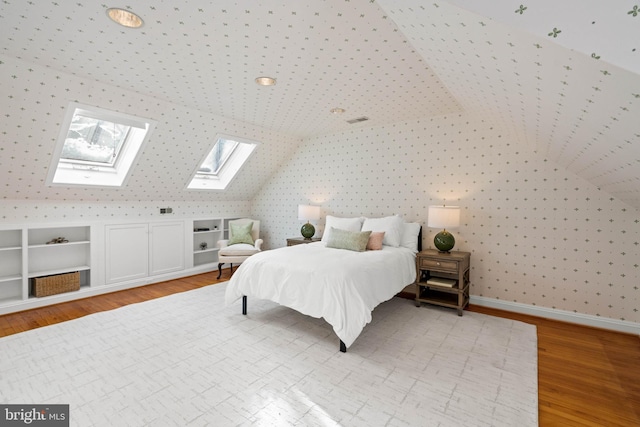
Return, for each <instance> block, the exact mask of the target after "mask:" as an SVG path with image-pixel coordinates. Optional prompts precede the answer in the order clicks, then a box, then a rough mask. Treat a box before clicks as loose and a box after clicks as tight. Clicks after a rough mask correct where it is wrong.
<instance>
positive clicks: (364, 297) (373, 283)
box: [225, 242, 416, 347]
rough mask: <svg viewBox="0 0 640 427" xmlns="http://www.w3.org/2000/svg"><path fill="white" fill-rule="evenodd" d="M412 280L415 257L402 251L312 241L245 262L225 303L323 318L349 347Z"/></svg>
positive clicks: (231, 281)
mask: <svg viewBox="0 0 640 427" xmlns="http://www.w3.org/2000/svg"><path fill="white" fill-rule="evenodd" d="M415 276H416V265H415V254H414V253H413V252H412V251H411V250H409V249H407V248H402V247H400V248H393V247H388V246H383V249H382V250H379V251H366V252H354V251H348V250H344V249H333V248H327V247H325V244H324V243H322V242H316V243H309V244H304V245H295V246H288V247H284V248H280V249H274V250H269V251H264V252H260V253H258V254H256V255H253V256H251V257H250V258H248V259H247V260H246V261H244V262H243V263H242V264H241V265H240V267H239V268H238V269H237V270H236V272H235V273H234V274H233V276H232V277H231V280H230V282H229V285H228V286H227V290H226V295H225V303H226V305H230V304H232V303H234V302H235V301H237V300H238V299H240V298H241V297H242V296H243V295H246V296H248V297H249V299H250V298H252V297H253V298H260V299H268V300H271V301H274V302H276V303H278V304H280V305H284V306H286V307H290V308H292V309H294V310H297V311H299V312H300V313H303V314H306V315H308V316H313V317H317V318H320V317H322V318H324V319H325V320H326V321H327V322H328V323H329V324H330V325H331V326H333V330H334V331H335V333H336V335H338V337H339V338H340V339H341V340H342V341H343V342H344V344H345V345H346V346H347V347H349V346H350V345H351V344H353V342H354V341H355V339H356V338H357V337H358V335H360V333H361V332H362V329H363V328H364V327H365V325H366V324H367V323H369V322H370V321H371V312H372V311H373V309H374V308H375V307H376V306H377V305H378V304H380V303H381V302H384V301H387V300H389V299H391V298H392V297H393V296H394V295H395V294H397V293H398V292H400V291H402V289H403V288H404V287H405V286H406V285H409V284H411V283H413V281H414V280H415ZM238 310H240V307H238ZM250 311H251V310H250V307H249V312H250Z"/></svg>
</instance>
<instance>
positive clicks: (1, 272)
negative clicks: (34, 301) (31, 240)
mask: <svg viewBox="0 0 640 427" xmlns="http://www.w3.org/2000/svg"><path fill="white" fill-rule="evenodd" d="M22 282H23V276H22V230H20V229H16V230H0V303H3V302H10V301H19V300H20V299H22V297H23V292H22V288H23V286H22Z"/></svg>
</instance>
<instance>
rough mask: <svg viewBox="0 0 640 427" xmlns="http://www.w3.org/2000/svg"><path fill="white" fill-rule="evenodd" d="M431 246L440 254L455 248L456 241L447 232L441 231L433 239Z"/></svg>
mask: <svg viewBox="0 0 640 427" xmlns="http://www.w3.org/2000/svg"><path fill="white" fill-rule="evenodd" d="M433 244H434V245H435V246H436V248H438V250H439V251H440V252H449V251H450V250H451V249H453V247H454V246H455V244H456V239H455V238H454V237H453V234H451V233H449V232H448V231H447V230H442V231H441V232H439V233H438V234H436V237H434V238H433Z"/></svg>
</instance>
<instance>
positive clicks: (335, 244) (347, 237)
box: [327, 227, 371, 252]
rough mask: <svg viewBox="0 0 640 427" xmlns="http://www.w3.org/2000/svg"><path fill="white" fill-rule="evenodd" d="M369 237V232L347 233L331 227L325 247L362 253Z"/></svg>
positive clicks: (365, 248)
mask: <svg viewBox="0 0 640 427" xmlns="http://www.w3.org/2000/svg"><path fill="white" fill-rule="evenodd" d="M370 235H371V231H347V230H340V229H339V228H333V227H331V233H329V240H327V247H328V248H336V249H347V250H350V251H356V252H364V251H365V250H367V242H368V241H369V236H370Z"/></svg>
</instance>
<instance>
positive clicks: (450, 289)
mask: <svg viewBox="0 0 640 427" xmlns="http://www.w3.org/2000/svg"><path fill="white" fill-rule="evenodd" d="M416 285H418V286H422V287H423V288H429V289H434V290H437V291H439V292H440V291H441V292H447V293H452V294H457V293H458V285H455V286H452V287H449V286H439V285H431V284H427V283H426V282H418V283H416Z"/></svg>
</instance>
